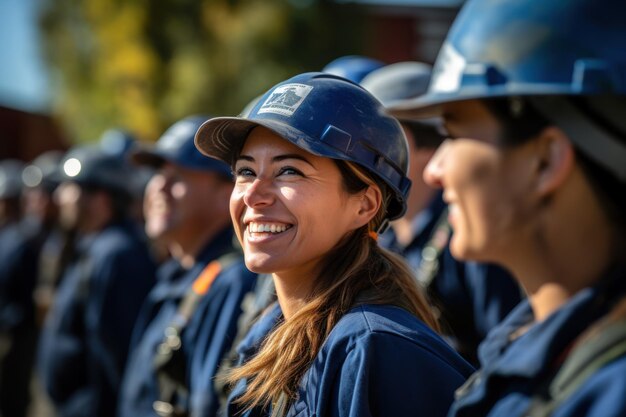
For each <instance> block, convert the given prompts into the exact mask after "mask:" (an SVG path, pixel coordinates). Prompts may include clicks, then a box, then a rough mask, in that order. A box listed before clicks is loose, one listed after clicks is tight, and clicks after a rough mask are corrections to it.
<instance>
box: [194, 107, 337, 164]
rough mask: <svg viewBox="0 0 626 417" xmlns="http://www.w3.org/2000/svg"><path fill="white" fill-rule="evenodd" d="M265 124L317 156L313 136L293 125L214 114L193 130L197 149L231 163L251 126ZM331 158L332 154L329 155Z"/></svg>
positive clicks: (252, 127)
mask: <svg viewBox="0 0 626 417" xmlns="http://www.w3.org/2000/svg"><path fill="white" fill-rule="evenodd" d="M259 126H262V127H265V128H266V129H269V130H270V131H272V132H274V133H275V134H277V135H278V136H280V137H282V138H283V139H285V140H287V141H289V142H291V143H293V144H294V145H296V146H298V147H300V148H302V149H304V150H306V151H308V152H311V153H313V154H317V155H319V154H320V152H319V151H318V150H316V149H314V146H312V144H313V142H314V141H313V139H311V138H309V137H308V136H307V135H306V134H304V133H303V132H301V131H299V130H297V129H294V128H293V127H291V126H289V125H287V124H285V123H281V122H278V121H275V120H268V119H255V120H250V119H245V118H240V117H216V118H213V119H211V120H208V121H207V122H205V123H204V124H203V125H202V126H200V128H199V129H198V131H197V132H196V137H195V144H196V147H197V148H198V150H199V151H200V152H201V153H202V154H204V155H206V156H209V157H212V158H216V159H219V160H221V161H224V162H226V163H227V164H230V165H232V164H233V162H234V158H235V156H236V154H237V153H238V152H239V151H240V149H241V147H242V146H243V143H244V142H245V140H246V138H247V137H248V135H249V134H250V132H251V131H252V129H254V128H255V127H259ZM331 157H332V155H331Z"/></svg>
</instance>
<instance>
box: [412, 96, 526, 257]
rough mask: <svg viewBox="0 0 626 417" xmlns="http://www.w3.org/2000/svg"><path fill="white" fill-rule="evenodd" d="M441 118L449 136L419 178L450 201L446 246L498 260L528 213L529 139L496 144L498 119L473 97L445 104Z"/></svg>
mask: <svg viewBox="0 0 626 417" xmlns="http://www.w3.org/2000/svg"><path fill="white" fill-rule="evenodd" d="M444 118H445V126H446V130H447V131H448V134H449V136H450V139H447V140H446V141H445V142H444V143H443V144H442V145H441V146H440V147H439V148H438V149H437V152H436V153H435V155H434V156H433V158H432V159H431V161H430V162H429V164H428V165H427V167H426V170H425V171H424V178H425V180H426V181H427V182H428V183H429V184H430V185H432V186H439V187H442V188H443V191H444V194H443V196H444V200H445V201H446V202H447V203H448V204H449V220H450V225H451V226H452V228H453V230H454V234H453V237H452V240H451V243H450V248H451V251H452V253H453V255H455V256H456V257H458V258H461V259H474V260H482V261H500V260H502V259H503V257H506V254H507V251H511V250H515V248H516V245H518V244H519V241H518V240H517V239H516V237H519V236H521V235H520V233H521V231H522V230H523V229H524V227H525V225H526V223H527V220H528V219H530V218H531V216H532V214H533V212H532V210H531V203H530V202H529V201H528V197H527V196H528V194H529V193H528V192H527V191H528V190H529V188H530V186H531V184H530V177H529V175H528V172H529V170H528V169H527V168H528V164H529V161H530V160H531V158H529V157H528V155H529V152H530V151H531V149H532V146H533V142H532V141H529V142H528V143H527V144H524V145H520V146H516V147H514V148H504V147H502V146H501V145H499V136H500V128H499V125H498V122H497V120H496V119H495V118H494V117H493V116H492V115H491V113H489V112H488V110H487V108H486V107H485V106H484V105H483V104H482V103H480V102H479V101H476V100H474V101H465V102H460V103H450V104H446V105H445V106H444Z"/></svg>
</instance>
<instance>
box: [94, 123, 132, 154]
mask: <svg viewBox="0 0 626 417" xmlns="http://www.w3.org/2000/svg"><path fill="white" fill-rule="evenodd" d="M136 144H137V139H136V138H135V137H134V136H133V135H132V134H131V133H130V132H129V131H127V130H125V129H121V128H112V129H107V130H105V131H104V133H102V136H100V147H101V148H102V150H103V151H104V152H105V153H109V154H111V155H117V156H119V157H121V158H124V157H126V155H127V154H128V153H129V152H130V151H131V150H132V149H133V148H134V147H135V146H136Z"/></svg>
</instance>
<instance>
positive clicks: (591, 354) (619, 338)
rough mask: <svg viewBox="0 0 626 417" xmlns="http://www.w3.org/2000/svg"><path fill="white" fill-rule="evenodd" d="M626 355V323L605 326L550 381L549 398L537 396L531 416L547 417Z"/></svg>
mask: <svg viewBox="0 0 626 417" xmlns="http://www.w3.org/2000/svg"><path fill="white" fill-rule="evenodd" d="M625 354H626V320H624V319H622V320H619V321H617V322H614V323H611V324H609V325H607V326H605V327H604V328H603V329H602V330H601V331H600V333H598V334H597V335H595V336H594V337H593V338H592V339H589V340H588V341H587V342H583V343H581V344H579V345H577V346H576V347H575V348H574V349H573V350H572V352H571V353H570V355H569V356H568V357H567V359H566V361H565V363H564V364H563V366H562V367H561V368H560V369H559V371H558V372H557V373H556V374H554V376H553V377H552V378H551V379H550V381H548V384H549V385H548V392H547V395H546V394H544V395H543V396H540V397H536V398H534V399H533V402H532V404H531V406H530V408H529V410H528V413H527V414H526V415H528V416H529V417H530V416H532V417H547V416H549V415H551V414H552V412H553V411H554V410H555V409H556V408H557V407H558V406H560V405H561V404H563V403H564V402H565V401H566V400H567V399H568V398H569V397H570V396H571V395H572V394H573V393H574V392H575V391H576V390H577V389H578V388H580V387H581V386H582V385H583V383H584V382H585V381H586V380H587V379H588V378H589V377H590V376H591V375H593V374H594V373H595V372H596V371H597V370H598V369H600V368H602V367H603V366H605V365H607V364H609V363H611V362H612V361H614V360H616V359H618V358H620V357H623V356H624V355H625Z"/></svg>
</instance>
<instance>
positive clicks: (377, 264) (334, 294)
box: [227, 161, 439, 409]
mask: <svg viewBox="0 0 626 417" xmlns="http://www.w3.org/2000/svg"><path fill="white" fill-rule="evenodd" d="M336 162H337V165H338V166H339V169H340V171H341V173H342V177H343V184H344V188H345V189H346V191H347V192H349V193H351V194H356V193H357V192H359V191H362V190H364V189H366V188H367V187H369V186H375V187H379V188H380V190H381V192H382V194H383V204H382V206H381V208H380V209H379V210H378V213H377V214H376V216H375V217H374V219H372V220H371V221H370V224H368V225H365V226H363V227H362V228H360V229H357V230H355V231H353V232H351V233H350V235H349V236H347V237H346V238H345V239H343V240H342V242H341V243H340V244H339V245H338V246H337V247H336V248H334V249H333V250H332V251H330V252H329V253H328V255H327V256H326V258H325V265H324V266H323V268H322V270H321V272H320V274H319V276H318V278H317V280H316V281H315V286H314V288H313V290H312V293H311V294H310V298H309V300H308V302H307V303H306V304H305V306H304V307H302V308H301V309H300V310H299V311H298V312H296V313H295V314H294V315H293V316H292V317H291V318H290V319H289V320H288V321H284V322H282V323H281V324H279V325H278V326H277V327H276V329H275V330H274V331H273V332H272V333H271V334H270V335H269V336H268V337H267V339H266V340H265V341H264V343H263V345H262V347H261V349H260V351H259V352H258V353H257V355H256V356H255V357H253V358H252V359H251V360H250V361H248V362H247V363H245V364H243V365H242V366H240V367H238V368H235V369H233V370H232V371H231V372H230V374H229V375H228V377H227V379H228V382H230V383H233V384H234V383H235V382H236V381H238V380H239V379H242V378H245V379H247V391H246V392H245V393H244V394H243V395H242V396H241V397H240V398H239V399H238V402H240V403H242V404H244V405H245V406H246V408H248V409H249V408H253V407H256V406H263V407H265V406H267V405H269V404H270V403H273V402H275V401H276V400H277V399H278V397H279V396H280V395H281V393H285V394H286V395H287V396H288V397H289V398H291V399H293V398H294V397H295V396H296V392H297V388H298V384H299V382H300V380H301V379H302V377H303V376H304V374H305V372H306V371H307V370H308V369H309V368H310V366H311V363H312V362H313V360H314V359H315V357H316V355H317V353H318V351H319V350H320V348H321V347H322V344H323V343H324V341H325V340H326V337H327V336H328V334H329V333H330V331H331V330H332V329H333V327H335V325H336V324H337V322H338V321H339V320H340V319H341V317H342V316H343V315H344V314H345V313H346V312H348V310H350V309H351V308H353V307H354V306H356V305H359V304H390V305H395V306H398V307H401V308H403V309H405V310H407V311H409V312H411V313H413V314H414V315H415V316H417V317H419V318H420V319H421V320H422V321H424V322H425V323H426V324H427V325H429V326H430V327H432V328H433V329H435V330H439V327H438V323H437V320H436V319H435V317H434V315H433V314H432V312H431V311H430V309H429V306H428V304H427V302H426V299H425V297H424V295H423V294H422V292H421V290H420V288H419V287H418V284H417V282H416V280H415V279H414V277H413V274H412V272H411V270H410V269H409V267H408V266H407V264H406V263H405V261H404V260H403V259H401V258H400V257H399V256H397V255H394V254H392V253H390V252H388V251H387V250H385V249H382V248H381V247H380V246H378V244H377V242H376V241H375V240H374V239H372V237H371V236H370V233H369V232H370V231H373V230H377V229H378V227H379V226H380V224H381V223H382V222H383V220H384V218H385V216H386V206H387V202H388V201H389V199H390V198H391V191H390V190H389V189H388V188H387V187H386V186H385V185H384V184H377V183H376V181H375V180H373V179H372V178H371V177H372V176H368V175H367V174H365V173H364V172H363V170H362V169H360V168H358V167H357V166H355V165H353V164H350V163H347V162H343V161H336Z"/></svg>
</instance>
